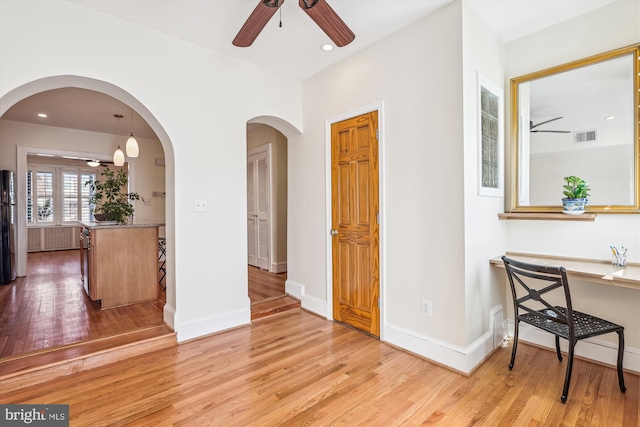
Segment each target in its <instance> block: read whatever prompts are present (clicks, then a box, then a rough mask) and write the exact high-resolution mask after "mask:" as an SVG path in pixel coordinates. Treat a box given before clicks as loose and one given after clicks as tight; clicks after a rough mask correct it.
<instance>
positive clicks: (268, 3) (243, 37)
mask: <svg viewBox="0 0 640 427" xmlns="http://www.w3.org/2000/svg"><path fill="white" fill-rule="evenodd" d="M283 3H284V0H260V3H258V5H257V6H256V8H255V9H253V12H251V15H249V17H248V18H247V20H246V21H245V23H244V25H243V26H242V28H240V31H238V34H237V35H236V38H235V39H233V45H234V46H237V47H249V46H251V45H252V44H253V42H254V41H255V39H256V38H257V37H258V35H259V34H260V32H261V31H262V29H263V28H264V27H265V25H267V22H269V20H270V19H271V17H272V16H273V15H274V14H275V13H276V12H277V11H278V9H279V8H280V6H282V4H283Z"/></svg>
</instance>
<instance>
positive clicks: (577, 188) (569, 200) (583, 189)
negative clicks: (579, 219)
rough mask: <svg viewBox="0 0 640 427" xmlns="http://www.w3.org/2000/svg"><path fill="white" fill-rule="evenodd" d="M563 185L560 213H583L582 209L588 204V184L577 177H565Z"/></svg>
mask: <svg viewBox="0 0 640 427" xmlns="http://www.w3.org/2000/svg"><path fill="white" fill-rule="evenodd" d="M563 179H564V181H565V184H564V185H563V186H562V188H564V191H563V192H562V194H564V196H565V197H564V198H563V199H562V208H563V210H562V212H564V213H566V214H569V215H580V214H582V213H584V207H585V205H587V204H588V203H589V190H590V188H589V184H588V183H587V182H585V180H584V179H582V178H580V177H577V176H573V175H572V176H565V177H564V178H563Z"/></svg>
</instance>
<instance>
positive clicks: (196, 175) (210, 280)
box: [0, 1, 302, 341]
mask: <svg viewBox="0 0 640 427" xmlns="http://www.w3.org/2000/svg"><path fill="white" fill-rule="evenodd" d="M0 52H1V55H2V60H1V61H0V115H2V114H4V112H5V111H6V110H7V109H8V108H9V107H10V106H11V105H13V104H14V103H15V102H18V101H19V100H20V99H23V98H24V97H26V96H28V95H29V91H33V90H34V88H38V87H40V86H43V85H45V84H47V83H49V82H51V81H54V82H58V81H61V80H64V81H69V82H71V83H70V84H74V82H75V81H77V80H80V81H81V83H82V84H83V85H87V86H90V87H88V88H89V89H94V87H105V88H107V89H105V90H109V91H111V92H113V93H109V94H110V95H111V96H114V97H115V98H117V99H120V100H121V101H124V102H125V103H127V104H129V105H131V106H132V107H133V108H134V109H135V110H136V111H137V112H139V113H140V115H141V116H142V118H143V119H144V120H146V121H147V123H149V124H150V125H151V126H152V128H153V129H154V131H155V132H156V134H157V135H158V137H159V139H160V141H161V142H162V146H163V149H164V152H165V153H166V156H167V158H166V165H167V166H166V175H165V176H166V191H167V210H166V215H167V253H168V257H169V258H168V260H167V263H168V273H169V275H168V279H167V280H168V281H167V284H168V288H167V306H165V320H166V321H167V322H168V323H169V324H171V325H173V326H174V327H175V328H176V330H177V331H178V339H179V340H180V341H182V340H185V339H189V338H191V337H195V336H199V335H204V334H207V333H211V332H215V331H217V330H221V329H226V328H229V327H233V326H237V325H239V324H244V323H248V322H249V320H250V302H249V298H248V295H247V294H248V293H247V268H246V242H247V232H246V221H245V216H246V166H245V165H246V123H247V120H249V119H250V118H253V117H257V116H261V115H264V114H268V115H270V116H274V117H279V118H281V119H282V120H284V121H286V122H288V123H290V124H291V125H292V128H298V129H300V128H301V123H302V119H301V117H302V104H301V99H302V95H301V83H300V82H299V81H295V80H292V79H290V78H288V77H284V76H281V75H279V74H278V73H273V72H270V71H267V70H264V69H260V68H258V67H255V66H251V65H249V64H247V63H246V62H243V61H239V60H236V59H234V58H231V57H228V56H226V55H222V54H218V53H215V52H212V51H209V50H207V49H204V48H202V47H200V46H196V45H193V44H190V43H187V42H184V41H181V40H178V39H176V38H173V37H169V36H166V35H162V34H160V33H158V32H156V31H151V30H148V29H145V28H142V27H139V26H136V25H134V24H131V23H129V22H126V21H123V20H119V19H116V18H113V17H110V16H108V15H105V14H103V13H100V12H97V11H94V10H91V9H88V8H85V7H83V6H80V5H77V4H75V3H71V2H67V1H29V2H23V1H2V4H1V13H0ZM123 64H135V66H130V65H129V66H123ZM53 76H66V77H60V78H54V79H47V78H49V77H53ZM74 76H79V77H74ZM23 85H24V86H23ZM8 155H9V156H14V155H15V154H14V153H8ZM1 157H2V159H3V160H2V162H3V163H4V162H5V160H4V159H5V153H4V152H3V153H2V156H1ZM195 199H205V200H207V201H208V210H207V212H205V213H196V212H194V200H195Z"/></svg>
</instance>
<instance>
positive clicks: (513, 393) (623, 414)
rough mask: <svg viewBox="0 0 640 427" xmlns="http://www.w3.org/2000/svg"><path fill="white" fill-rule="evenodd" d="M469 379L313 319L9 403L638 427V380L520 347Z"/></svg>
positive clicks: (202, 344) (156, 415) (86, 409)
mask: <svg viewBox="0 0 640 427" xmlns="http://www.w3.org/2000/svg"><path fill="white" fill-rule="evenodd" d="M510 350H511V349H510V347H509V346H508V347H505V348H501V349H499V350H497V352H496V353H494V354H493V355H492V356H491V357H490V358H489V359H488V360H487V361H486V362H485V363H484V364H483V365H482V366H481V367H480V368H479V369H478V370H477V371H476V372H475V373H474V374H473V375H472V376H471V377H465V376H462V375H459V374H456V373H454V372H452V371H450V370H448V369H445V368H442V367H439V366H436V365H434V364H432V363H429V362H428V361H425V360H423V359H421V358H419V357H416V356H414V355H411V354H408V353H406V352H404V351H400V350H398V349H396V348H393V347H390V346H388V345H386V344H384V343H382V342H381V341H379V340H377V339H375V338H372V337H370V336H368V335H366V334H363V333H361V332H358V331H356V330H354V329H351V328H348V327H346V326H343V325H341V324H338V323H333V322H329V321H327V320H324V319H321V318H319V317H317V316H315V315H313V314H310V313H307V312H305V311H304V310H293V311H289V312H287V313H283V314H281V315H279V316H271V317H268V318H266V319H263V320H261V321H259V322H256V323H254V324H253V325H252V326H250V327H243V328H239V329H235V330H232V331H227V332H224V333H220V334H217V335H213V336H210V337H207V338H202V339H198V340H193V341H190V342H187V343H182V344H180V345H178V346H177V347H171V348H167V349H164V350H160V351H157V352H154V353H150V354H146V355H143V356H138V357H134V358H131V359H129V360H126V361H124V362H119V363H117V364H113V365H109V366H103V367H100V368H97V369H93V370H90V371H86V372H82V373H78V374H73V375H70V376H67V377H64V378H62V379H58V380H56V381H51V382H49V383H44V384H39V385H37V386H31V387H27V388H24V389H21V390H18V391H17V392H12V393H11V394H10V395H3V394H2V391H1V389H0V403H25V402H37V403H42V404H56V403H58V404H69V405H70V418H71V419H70V421H71V425H72V426H96V425H123V426H204V425H207V426H309V425H313V426H328V425H335V426H374V427H375V426H385V427H386V426H417V425H440V426H456V427H457V426H471V425H474V426H515V425H523V426H578V425H580V426H607V427H615V426H624V427H630V426H634V427H635V426H637V425H638V422H639V405H638V402H639V397H640V396H639V377H638V376H634V375H628V374H627V375H626V378H625V380H626V383H627V392H626V393H625V394H623V393H621V392H620V390H619V389H618V382H617V379H616V372H615V370H614V369H612V368H608V367H603V366H600V365H596V364H592V363H588V362H585V361H582V360H576V362H575V365H574V371H573V379H572V384H571V389H570V391H569V399H568V402H567V403H566V404H562V403H561V402H560V394H561V389H562V382H563V374H564V367H565V366H566V365H565V364H564V363H560V362H559V361H558V360H557V359H556V356H555V354H554V353H553V352H551V351H547V350H542V349H539V348H536V347H532V346H528V345H526V344H522V345H521V346H520V348H519V349H518V356H517V359H516V366H515V367H514V370H513V371H509V369H508V366H507V365H508V362H509V357H510Z"/></svg>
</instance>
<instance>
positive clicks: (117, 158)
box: [113, 114, 124, 166]
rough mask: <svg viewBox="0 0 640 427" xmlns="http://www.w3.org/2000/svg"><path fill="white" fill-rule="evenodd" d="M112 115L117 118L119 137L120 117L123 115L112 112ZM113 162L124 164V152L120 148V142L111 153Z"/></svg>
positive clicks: (119, 164) (117, 164)
mask: <svg viewBox="0 0 640 427" xmlns="http://www.w3.org/2000/svg"><path fill="white" fill-rule="evenodd" d="M113 116H114V117H115V118H117V119H118V139H120V119H121V118H122V117H123V115H122V114H114V115H113ZM113 164H114V165H116V166H124V152H123V151H122V148H120V144H118V148H117V149H116V152H115V153H113Z"/></svg>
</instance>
